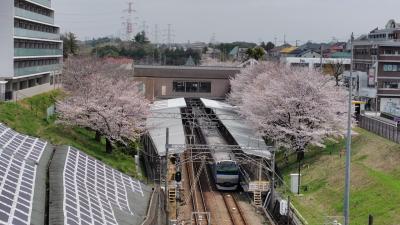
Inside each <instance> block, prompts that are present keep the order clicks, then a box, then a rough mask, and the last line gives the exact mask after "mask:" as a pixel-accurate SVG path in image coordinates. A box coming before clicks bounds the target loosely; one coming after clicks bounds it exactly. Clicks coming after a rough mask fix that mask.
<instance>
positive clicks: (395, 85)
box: [383, 81, 399, 89]
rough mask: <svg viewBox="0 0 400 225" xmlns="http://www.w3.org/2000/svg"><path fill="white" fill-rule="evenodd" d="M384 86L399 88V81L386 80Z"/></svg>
mask: <svg viewBox="0 0 400 225" xmlns="http://www.w3.org/2000/svg"><path fill="white" fill-rule="evenodd" d="M383 88H390V89H398V88H399V83H397V82H392V81H386V82H384V83H383Z"/></svg>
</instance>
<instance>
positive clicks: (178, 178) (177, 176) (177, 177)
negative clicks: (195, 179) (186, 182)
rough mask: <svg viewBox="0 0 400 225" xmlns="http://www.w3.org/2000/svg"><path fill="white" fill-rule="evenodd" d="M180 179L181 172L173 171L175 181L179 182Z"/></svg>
mask: <svg viewBox="0 0 400 225" xmlns="http://www.w3.org/2000/svg"><path fill="white" fill-rule="evenodd" d="M181 180H182V173H181V172H176V173H175V181H176V182H181Z"/></svg>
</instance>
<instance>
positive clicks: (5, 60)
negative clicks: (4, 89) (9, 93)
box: [0, 0, 14, 78]
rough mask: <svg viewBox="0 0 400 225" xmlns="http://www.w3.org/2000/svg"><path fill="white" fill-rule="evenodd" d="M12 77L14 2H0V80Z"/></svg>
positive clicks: (4, 0) (0, 0) (8, 0)
mask: <svg viewBox="0 0 400 225" xmlns="http://www.w3.org/2000/svg"><path fill="white" fill-rule="evenodd" d="M13 75H14V0H0V78H10V77H12V76H13Z"/></svg>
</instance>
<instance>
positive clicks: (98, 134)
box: [94, 131, 101, 142]
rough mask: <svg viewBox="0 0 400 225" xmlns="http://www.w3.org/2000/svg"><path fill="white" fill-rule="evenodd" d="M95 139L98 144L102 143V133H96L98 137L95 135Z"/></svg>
mask: <svg viewBox="0 0 400 225" xmlns="http://www.w3.org/2000/svg"><path fill="white" fill-rule="evenodd" d="M94 139H95V140H96V141H97V142H100V141H101V134H100V132H98V131H96V135H95V137H94Z"/></svg>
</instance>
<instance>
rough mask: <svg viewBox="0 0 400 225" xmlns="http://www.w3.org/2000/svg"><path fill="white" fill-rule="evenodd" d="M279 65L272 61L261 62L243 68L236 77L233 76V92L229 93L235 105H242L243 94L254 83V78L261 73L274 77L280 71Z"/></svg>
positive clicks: (230, 99) (229, 97)
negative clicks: (276, 65) (278, 69)
mask: <svg viewBox="0 0 400 225" xmlns="http://www.w3.org/2000/svg"><path fill="white" fill-rule="evenodd" d="M276 69H277V67H275V66H273V64H270V63H260V64H258V65H255V66H250V67H246V68H244V69H242V70H241V72H240V73H239V74H237V75H236V76H235V77H234V78H231V81H230V84H231V92H230V93H229V94H228V99H229V101H230V102H231V103H232V104H234V105H241V104H242V103H243V94H244V93H245V92H247V91H248V89H249V88H250V87H251V86H252V85H253V83H254V80H255V79H256V77H257V76H258V75H259V74H266V73H268V76H267V75H266V76H264V77H272V76H276V75H277V74H278V73H277V71H276Z"/></svg>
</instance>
